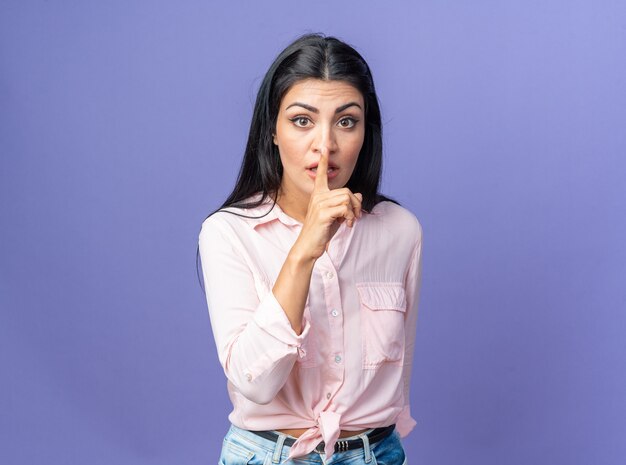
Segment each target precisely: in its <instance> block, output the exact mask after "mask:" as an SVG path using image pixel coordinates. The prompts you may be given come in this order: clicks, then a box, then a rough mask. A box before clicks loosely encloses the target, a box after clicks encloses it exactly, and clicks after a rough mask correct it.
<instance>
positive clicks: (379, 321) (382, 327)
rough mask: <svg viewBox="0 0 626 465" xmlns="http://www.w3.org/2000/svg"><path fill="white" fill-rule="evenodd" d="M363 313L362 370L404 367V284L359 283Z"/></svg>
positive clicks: (357, 285) (358, 288)
mask: <svg viewBox="0 0 626 465" xmlns="http://www.w3.org/2000/svg"><path fill="white" fill-rule="evenodd" d="M356 287H357V290H358V293H359V301H360V311H361V335H362V338H361V340H362V352H363V368H376V367H377V366H379V365H380V364H382V363H393V364H396V365H401V364H402V362H403V358H404V357H403V355H404V315H405V313H406V295H405V291H404V286H403V285H402V283H393V282H389V283H387V282H361V283H356Z"/></svg>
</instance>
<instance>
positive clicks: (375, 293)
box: [356, 283, 406, 312]
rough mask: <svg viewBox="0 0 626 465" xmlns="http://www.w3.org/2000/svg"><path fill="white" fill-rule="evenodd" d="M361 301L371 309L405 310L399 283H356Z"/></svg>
mask: <svg viewBox="0 0 626 465" xmlns="http://www.w3.org/2000/svg"><path fill="white" fill-rule="evenodd" d="M356 287H357V289H358V291H359V296H360V298H361V302H362V303H363V305H365V306H366V307H368V308H371V309H372V310H399V311H401V312H404V311H405V310H406V295H405V292H404V286H403V285H402V284H401V283H356Z"/></svg>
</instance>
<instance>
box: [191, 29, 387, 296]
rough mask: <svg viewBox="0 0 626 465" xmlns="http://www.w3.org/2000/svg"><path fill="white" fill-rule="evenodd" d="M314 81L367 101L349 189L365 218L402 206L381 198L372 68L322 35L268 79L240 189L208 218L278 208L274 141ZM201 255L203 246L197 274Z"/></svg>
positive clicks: (300, 45) (293, 52) (290, 50)
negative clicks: (292, 93)
mask: <svg viewBox="0 0 626 465" xmlns="http://www.w3.org/2000/svg"><path fill="white" fill-rule="evenodd" d="M311 78H313V79H321V80H324V81H343V82H346V83H348V84H351V85H352V86H354V87H355V88H356V89H358V90H359V91H360V92H361V94H362V95H363V100H364V103H365V109H364V112H365V139H364V141H363V146H362V147H361V151H360V153H359V156H358V158H357V162H356V165H355V167H354V171H353V172H352V176H351V177H350V179H349V180H348V182H347V184H346V186H345V187H347V188H348V189H350V190H351V191H352V192H360V193H361V194H362V195H363V201H362V204H361V205H362V209H363V210H364V211H365V212H370V211H371V210H372V208H374V206H375V205H376V204H377V203H379V202H382V201H384V200H388V201H390V202H393V203H396V204H398V205H399V202H398V201H396V200H394V199H392V198H390V197H386V196H384V195H382V194H381V193H380V192H378V186H379V184H380V178H381V173H382V158H383V157H382V155H383V141H382V123H381V117H380V107H379V105H378V97H377V95H376V90H375V88H374V80H373V78H372V73H371V71H370V68H369V66H368V65H367V63H366V62H365V60H364V59H363V57H362V56H361V55H360V54H359V52H357V51H356V50H355V49H354V48H353V47H351V46H350V45H348V44H347V43H345V42H343V41H341V40H339V39H337V38H335V37H325V36H324V35H323V34H321V33H310V34H304V35H302V36H300V37H298V38H297V39H296V40H295V41H294V42H292V43H291V44H290V45H288V46H287V48H285V49H284V50H283V51H282V52H281V53H280V54H279V55H278V57H276V59H275V60H274V62H273V63H272V64H271V66H270V68H269V69H268V71H267V73H266V74H265V77H264V78H263V82H261V86H260V88H259V92H258V94H257V98H256V102H255V104H254V112H253V115H252V122H251V123H250V132H249V134H248V142H247V144H246V151H245V154H244V157H243V163H242V164H241V167H240V169H239V174H238V176H237V182H236V183H235V187H234V189H233V191H232V192H231V193H230V195H229V196H228V198H227V199H226V200H225V201H224V203H223V204H222V205H221V206H220V207H219V208H218V209H217V210H215V211H213V212H211V213H210V214H209V215H208V216H207V218H208V217H209V216H211V215H213V214H214V213H216V212H218V211H220V210H221V209H223V208H226V207H237V208H244V209H245V208H254V207H258V206H259V205H261V204H262V203H263V202H264V201H265V200H266V199H267V198H268V197H269V198H270V199H271V200H272V201H273V203H272V206H271V208H274V205H275V203H276V196H277V193H278V188H279V187H280V183H281V180H282V175H283V166H282V163H281V161H280V154H279V152H278V147H277V146H276V145H274V143H273V138H272V134H273V133H275V130H276V120H277V117H278V111H279V108H280V103H281V101H282V98H283V96H284V95H285V94H286V93H287V91H289V89H290V88H291V86H293V85H294V84H295V83H296V82H298V81H301V80H303V79H311ZM257 193H261V194H262V195H261V196H260V198H258V199H257V200H256V201H250V202H245V200H246V199H248V198H249V197H250V196H252V195H254V194H257ZM271 208H270V209H269V210H268V212H267V213H269V211H271ZM225 211H227V210H225ZM227 212H228V213H233V214H238V213H234V212H231V211H227ZM240 216H244V215H240ZM199 250H200V246H199V245H198V249H197V251H196V270H197V269H198V257H199ZM198 279H199V280H200V277H198ZM200 285H202V282H201V281H200ZM203 290H204V287H203Z"/></svg>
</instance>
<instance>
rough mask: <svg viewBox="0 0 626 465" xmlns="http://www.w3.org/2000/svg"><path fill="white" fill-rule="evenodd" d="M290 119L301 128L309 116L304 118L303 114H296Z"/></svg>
mask: <svg viewBox="0 0 626 465" xmlns="http://www.w3.org/2000/svg"><path fill="white" fill-rule="evenodd" d="M291 121H292V122H293V123H294V124H295V125H296V126H298V127H299V128H303V127H305V126H306V122H307V121H309V118H306V117H304V116H296V117H295V118H291ZM301 122H304V123H303V124H298V123H301Z"/></svg>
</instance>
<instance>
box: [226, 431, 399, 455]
mask: <svg viewBox="0 0 626 465" xmlns="http://www.w3.org/2000/svg"><path fill="white" fill-rule="evenodd" d="M369 431H371V430H369ZM274 432H275V433H276V434H278V435H279V438H278V440H277V441H276V442H274V441H271V440H269V439H265V438H264V437H261V436H259V435H257V434H254V433H252V432H250V431H248V430H245V429H241V428H239V427H237V426H235V425H233V424H231V425H230V428H229V429H228V432H227V433H226V436H225V437H224V441H223V444H222V451H221V454H220V459H219V465H278V464H281V465H308V464H310V465H319V464H321V465H327V464H342V465H362V464H366V465H407V460H406V453H405V451H404V448H403V447H402V442H401V440H400V435H399V434H398V431H397V430H395V429H394V430H393V432H392V433H391V434H390V435H389V436H387V437H386V438H385V439H383V440H382V441H378V442H375V443H374V444H369V441H366V443H365V447H362V448H360V449H352V450H347V451H343V452H335V453H334V454H333V455H332V456H331V457H330V460H326V458H325V454H323V453H321V454H320V453H318V452H315V451H312V452H310V453H309V454H307V455H305V456H301V457H295V458H294V459H292V460H289V461H286V460H287V456H288V455H289V450H290V449H291V447H290V446H285V445H284V444H283V442H284V440H285V438H286V437H287V436H288V435H286V434H284V433H281V432H279V431H274ZM359 436H361V437H363V436H365V433H364V434H362V435H356V436H350V437H349V438H341V439H342V440H344V439H356V438H358V437H359ZM365 437H366V436H365Z"/></svg>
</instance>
